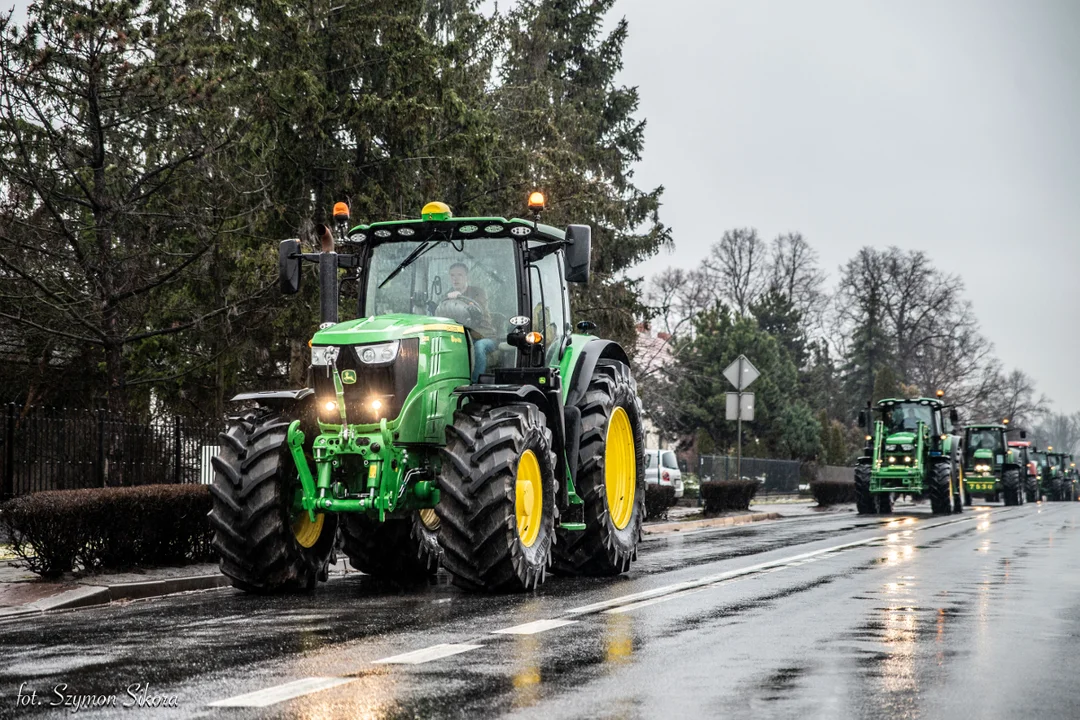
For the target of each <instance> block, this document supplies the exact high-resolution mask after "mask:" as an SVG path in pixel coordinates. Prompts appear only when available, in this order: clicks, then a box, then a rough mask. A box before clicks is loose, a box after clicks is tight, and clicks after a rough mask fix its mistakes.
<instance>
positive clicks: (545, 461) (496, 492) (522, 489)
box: [435, 403, 555, 591]
mask: <svg viewBox="0 0 1080 720" xmlns="http://www.w3.org/2000/svg"><path fill="white" fill-rule="evenodd" d="M439 489H440V490H441V494H440V499H439V504H438V506H437V507H436V508H435V511H436V513H437V514H438V518H439V545H440V546H441V547H442V550H443V556H442V563H443V567H444V568H446V570H447V572H449V573H450V575H451V578H452V579H453V582H454V584H455V585H458V586H459V587H463V588H465V589H468V590H484V591H499V590H522V589H527V588H535V587H536V586H538V585H539V584H540V583H542V582H543V581H544V576H545V574H546V572H547V568H548V566H549V565H550V564H551V545H552V542H553V541H554V539H555V453H554V452H553V451H552V448H551V431H550V430H549V429H548V427H547V423H546V422H545V421H544V414H543V413H542V412H541V411H540V408H538V407H536V406H535V405H531V404H526V403H515V404H509V405H484V404H481V403H469V404H468V405H466V406H465V407H464V408H463V409H461V410H459V411H458V412H456V413H454V424H453V425H448V426H447V427H446V447H445V448H444V449H443V463H442V473H441V475H440V476H439Z"/></svg>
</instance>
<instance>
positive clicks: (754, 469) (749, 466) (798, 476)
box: [698, 455, 820, 495]
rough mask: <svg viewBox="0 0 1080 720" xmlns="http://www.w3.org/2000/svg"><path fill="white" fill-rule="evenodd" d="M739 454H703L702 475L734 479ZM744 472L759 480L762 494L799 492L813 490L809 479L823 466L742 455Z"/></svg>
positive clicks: (759, 490) (743, 474)
mask: <svg viewBox="0 0 1080 720" xmlns="http://www.w3.org/2000/svg"><path fill="white" fill-rule="evenodd" d="M737 468H738V458H736V457H735V456H733V455H701V456H700V457H699V458H698V477H699V478H700V479H701V481H702V482H708V481H710V480H734V479H736V478H737V477H738V476H739V470H738V469H737ZM741 470H742V476H743V477H744V478H746V479H749V480H757V481H758V482H759V483H760V484H761V487H760V488H758V494H759V495H797V494H799V493H804V494H808V493H809V492H810V485H809V483H810V482H811V481H812V480H814V479H815V478H817V477H818V474H819V472H820V468H819V467H818V466H816V465H814V464H813V463H803V462H799V461H798V460H769V459H765V458H748V457H744V458H743V459H742V468H741Z"/></svg>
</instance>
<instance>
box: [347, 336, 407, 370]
mask: <svg viewBox="0 0 1080 720" xmlns="http://www.w3.org/2000/svg"><path fill="white" fill-rule="evenodd" d="M400 345H401V343H400V341H398V340H394V341H393V342H388V343H379V344H377V345H359V346H357V348H356V355H357V356H358V357H359V358H360V362H362V363H364V364H365V365H381V364H383V363H388V362H393V360H394V358H396V357H397V354H398V348H399V347H400Z"/></svg>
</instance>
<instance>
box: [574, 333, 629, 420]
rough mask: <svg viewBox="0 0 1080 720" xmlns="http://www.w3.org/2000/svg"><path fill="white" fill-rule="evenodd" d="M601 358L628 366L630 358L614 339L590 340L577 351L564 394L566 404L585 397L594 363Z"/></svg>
mask: <svg viewBox="0 0 1080 720" xmlns="http://www.w3.org/2000/svg"><path fill="white" fill-rule="evenodd" d="M603 359H611V360H618V361H619V362H622V363H625V364H626V366H627V367H629V366H630V358H629V356H628V355H627V354H626V351H625V350H623V348H622V346H621V345H619V343H617V342H615V341H614V340H592V341H590V342H588V343H586V344H585V345H583V346H582V348H581V350H580V351H579V354H578V357H577V362H576V363H575V365H574V372H573V374H572V375H571V378H570V389H569V391H568V392H567V394H566V405H568V406H570V405H577V404H578V403H579V402H581V399H582V398H583V397H585V392H586V391H587V390H588V389H589V382H590V381H591V380H592V376H593V372H595V371H596V363H597V362H598V361H600V360H603Z"/></svg>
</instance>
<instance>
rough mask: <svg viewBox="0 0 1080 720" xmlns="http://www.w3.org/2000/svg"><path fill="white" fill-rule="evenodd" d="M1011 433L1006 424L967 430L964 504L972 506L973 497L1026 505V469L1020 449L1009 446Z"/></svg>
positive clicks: (972, 427) (981, 426)
mask: <svg viewBox="0 0 1080 720" xmlns="http://www.w3.org/2000/svg"><path fill="white" fill-rule="evenodd" d="M1008 430H1009V428H1008V426H1007V425H1005V424H1000V425H999V424H987V425H968V426H967V427H965V428H964V470H963V480H964V504H966V505H970V504H971V499H972V497H974V496H979V497H982V498H984V499H986V500H988V501H990V502H997V501H998V500H999V499H1003V500H1004V501H1005V504H1006V505H1023V504H1024V490H1025V488H1024V482H1025V480H1026V479H1027V477H1026V476H1027V469H1026V468H1025V467H1024V463H1023V461H1022V457H1021V452H1020V450H1019V449H1017V448H1013V447H1009V443H1008V440H1007V438H1006V433H1007V432H1008ZM1021 437H1026V434H1025V433H1021Z"/></svg>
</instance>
